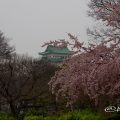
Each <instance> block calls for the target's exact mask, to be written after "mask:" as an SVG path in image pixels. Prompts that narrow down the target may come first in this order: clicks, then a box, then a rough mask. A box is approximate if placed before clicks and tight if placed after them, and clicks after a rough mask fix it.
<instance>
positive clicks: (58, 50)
mask: <svg viewBox="0 0 120 120" xmlns="http://www.w3.org/2000/svg"><path fill="white" fill-rule="evenodd" d="M70 53H71V51H70V50H69V49H68V48H67V47H63V48H60V47H56V46H52V45H48V47H47V49H46V50H45V52H42V53H39V54H40V55H47V54H70Z"/></svg>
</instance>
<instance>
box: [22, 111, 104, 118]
mask: <svg viewBox="0 0 120 120" xmlns="http://www.w3.org/2000/svg"><path fill="white" fill-rule="evenodd" d="M24 120H105V117H104V116H102V115H100V114H98V113H94V112H91V111H89V110H84V111H79V112H78V111H76V112H68V113H66V114H64V115H59V116H58V115H57V116H46V117H43V116H34V115H31V116H26V117H25V118H24Z"/></svg>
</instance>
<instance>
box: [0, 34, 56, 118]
mask: <svg viewBox="0 0 120 120" xmlns="http://www.w3.org/2000/svg"><path fill="white" fill-rule="evenodd" d="M57 69H58V67H56V66H55V65H51V64H49V63H46V62H44V61H40V60H37V59H34V58H31V57H28V56H25V55H18V54H16V52H15V49H14V47H12V46H10V45H9V43H8V41H7V39H6V37H5V36H4V34H3V33H2V32H0V110H1V111H4V112H8V113H12V115H13V116H14V117H16V118H17V117H18V116H19V114H20V113H23V112H25V111H28V110H29V109H32V108H35V109H37V108H41V109H44V106H45V104H46V106H49V107H51V105H52V107H53V109H54V106H55V105H54V101H55V98H54V97H53V96H52V95H51V93H50V92H49V88H48V82H49V81H50V78H51V77H52V76H53V75H54V73H55V71H56V70H57Z"/></svg>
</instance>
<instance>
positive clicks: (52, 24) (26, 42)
mask: <svg viewBox="0 0 120 120" xmlns="http://www.w3.org/2000/svg"><path fill="white" fill-rule="evenodd" d="M87 3H88V0H0V30H2V31H3V32H4V33H5V35H6V36H7V37H8V38H10V39H11V41H10V43H11V44H12V45H15V47H16V51H17V52H18V53H25V54H26V53H28V54H29V55H30V56H34V57H38V52H40V51H43V50H44V48H41V45H42V44H43V43H44V42H47V41H49V40H55V39H62V38H66V36H67V35H66V32H70V33H73V34H76V35H78V36H79V38H80V39H81V40H83V41H84V40H87V35H86V28H87V27H90V26H91V25H92V23H93V22H92V20H91V18H89V17H88V16H87V10H88V7H87Z"/></svg>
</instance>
